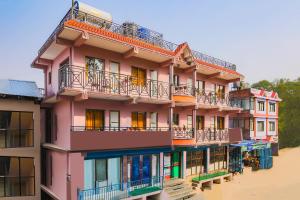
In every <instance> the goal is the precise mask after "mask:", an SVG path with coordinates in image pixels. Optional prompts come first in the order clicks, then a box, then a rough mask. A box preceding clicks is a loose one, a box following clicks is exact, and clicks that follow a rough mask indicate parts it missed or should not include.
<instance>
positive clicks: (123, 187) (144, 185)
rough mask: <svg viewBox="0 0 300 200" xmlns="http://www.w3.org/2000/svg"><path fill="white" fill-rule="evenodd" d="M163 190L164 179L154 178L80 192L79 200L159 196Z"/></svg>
mask: <svg viewBox="0 0 300 200" xmlns="http://www.w3.org/2000/svg"><path fill="white" fill-rule="evenodd" d="M162 189H163V177H152V178H148V179H142V180H138V181H129V182H124V183H120V184H114V185H109V186H105V187H98V188H92V189H85V190H78V200H91V199H95V200H96V199H128V198H130V199H131V198H133V199H134V197H136V196H139V195H145V194H147V193H151V194H152V195H153V194H157V193H160V191H161V190H162Z"/></svg>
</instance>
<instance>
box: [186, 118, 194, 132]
mask: <svg viewBox="0 0 300 200" xmlns="http://www.w3.org/2000/svg"><path fill="white" fill-rule="evenodd" d="M187 128H188V129H192V128H193V116H192V115H188V116H187Z"/></svg>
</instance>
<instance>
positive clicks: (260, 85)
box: [251, 80, 274, 90]
mask: <svg viewBox="0 0 300 200" xmlns="http://www.w3.org/2000/svg"><path fill="white" fill-rule="evenodd" d="M251 87H253V88H256V89H261V88H263V89H265V90H273V89H274V85H273V83H271V82H269V81H267V80H262V81H259V82H257V83H254V84H252V86H251Z"/></svg>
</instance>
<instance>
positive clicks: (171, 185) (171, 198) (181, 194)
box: [163, 179, 203, 200]
mask: <svg viewBox="0 0 300 200" xmlns="http://www.w3.org/2000/svg"><path fill="white" fill-rule="evenodd" d="M163 193H164V194H163V197H164V198H163V199H168V200H201V199H203V198H202V197H201V195H200V194H198V193H197V192H196V191H195V190H193V188H192V186H191V184H190V183H187V182H185V181H184V180H183V179H172V180H168V181H165V182H164V188H163Z"/></svg>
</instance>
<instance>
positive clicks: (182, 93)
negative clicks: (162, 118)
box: [173, 84, 196, 106]
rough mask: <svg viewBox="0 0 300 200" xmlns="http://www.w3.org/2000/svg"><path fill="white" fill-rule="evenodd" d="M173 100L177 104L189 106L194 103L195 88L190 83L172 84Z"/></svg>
mask: <svg viewBox="0 0 300 200" xmlns="http://www.w3.org/2000/svg"><path fill="white" fill-rule="evenodd" d="M173 100H174V101H175V103H176V105H177V106H190V105H195V104H196V97H195V89H194V87H192V85H188V84H180V85H177V86H174V89H173Z"/></svg>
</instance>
